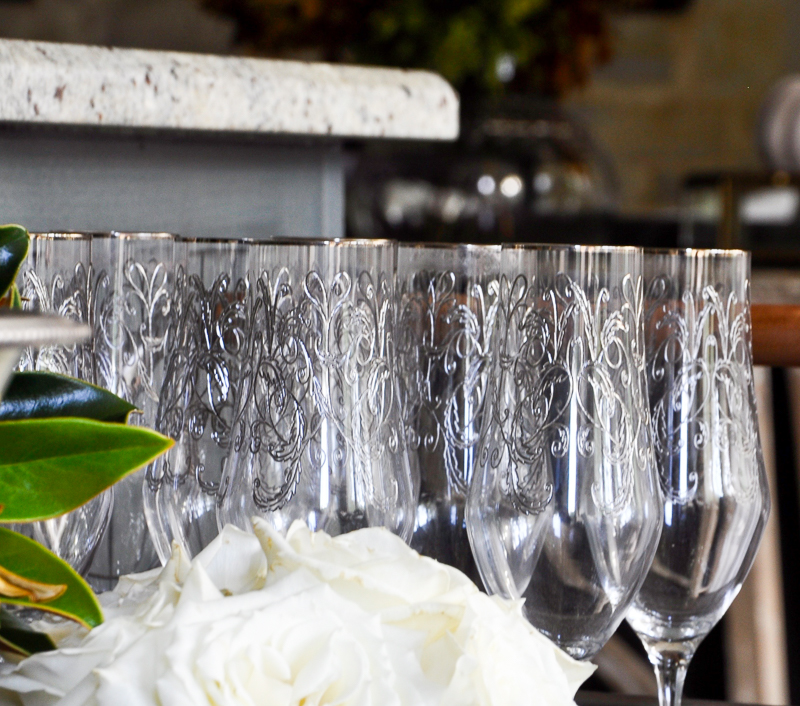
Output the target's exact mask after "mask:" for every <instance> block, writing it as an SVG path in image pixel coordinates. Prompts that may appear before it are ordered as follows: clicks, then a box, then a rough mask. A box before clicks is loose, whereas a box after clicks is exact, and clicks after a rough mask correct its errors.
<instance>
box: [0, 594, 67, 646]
mask: <svg viewBox="0 0 800 706" xmlns="http://www.w3.org/2000/svg"><path fill="white" fill-rule="evenodd" d="M4 648H5V649H7V650H11V651H12V652H17V653H18V654H21V655H24V656H25V657H27V656H28V655H32V654H35V653H36V652H49V651H50V650H54V649H56V646H55V643H54V642H53V641H52V640H51V639H50V636H49V635H45V634H44V633H42V632H36V631H35V630H33V629H31V627H30V626H29V625H28V624H27V623H26V622H25V621H23V620H20V619H19V618H18V617H17V616H16V615H14V614H13V613H11V612H10V611H8V610H7V609H6V608H3V607H2V606H0V649H4Z"/></svg>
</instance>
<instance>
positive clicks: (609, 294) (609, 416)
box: [480, 274, 651, 515]
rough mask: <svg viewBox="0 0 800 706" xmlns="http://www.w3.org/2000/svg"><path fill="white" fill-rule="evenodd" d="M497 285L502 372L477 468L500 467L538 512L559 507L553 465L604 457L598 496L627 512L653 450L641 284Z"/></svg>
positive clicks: (507, 488) (507, 487) (504, 281)
mask: <svg viewBox="0 0 800 706" xmlns="http://www.w3.org/2000/svg"><path fill="white" fill-rule="evenodd" d="M498 287H499V291H498V298H499V302H500V305H499V307H498V323H497V346H498V351H497V373H498V375H497V380H496V382H495V387H494V392H493V400H492V402H493V405H492V416H491V424H490V433H488V434H487V435H486V439H487V442H486V444H485V445H484V447H483V448H482V450H481V458H480V462H481V463H482V464H485V463H489V464H491V467H493V468H495V469H502V471H503V472H502V473H501V475H500V478H501V486H502V491H503V492H504V493H506V494H507V495H508V496H509V497H510V498H511V499H512V502H513V504H514V506H515V507H516V508H517V510H519V511H521V512H523V513H525V514H534V515H535V514H539V513H541V512H542V511H543V510H544V509H545V508H546V507H547V506H548V505H549V504H550V502H551V501H552V498H553V492H554V480H553V468H554V466H556V465H558V464H560V463H563V462H567V463H568V464H569V463H580V459H584V460H586V461H588V460H591V459H595V458H597V456H598V454H602V459H599V462H598V463H594V464H593V466H594V468H595V471H594V481H593V483H592V486H591V494H592V499H593V501H594V503H595V505H596V506H597V507H599V508H601V509H602V510H603V511H604V512H610V513H615V512H619V511H621V510H622V509H623V508H624V507H625V506H626V505H627V504H628V502H629V501H630V499H631V493H632V490H633V474H634V473H635V472H637V471H638V470H643V469H645V468H647V465H648V463H649V461H650V453H651V452H650V441H649V438H648V424H649V411H648V408H647V406H646V397H645V394H644V391H645V371H644V341H643V336H642V331H643V326H642V323H643V318H642V317H643V292H642V282H641V279H634V278H632V277H631V276H630V275H626V276H625V277H624V278H623V280H622V282H621V284H620V286H619V287H615V288H613V289H608V288H605V287H599V286H596V285H595V286H592V287H591V288H590V290H591V291H590V292H587V291H586V290H584V289H583V288H581V287H580V286H579V285H578V284H576V283H575V282H574V281H573V280H571V279H570V278H569V277H567V276H566V275H564V274H559V275H557V276H556V277H555V280H554V281H553V282H552V283H550V284H547V285H543V284H540V283H539V282H537V281H536V280H535V279H531V281H530V282H529V281H528V280H527V278H526V277H525V276H523V275H520V276H518V277H516V278H514V279H511V280H509V279H508V278H506V277H505V276H503V277H501V279H500V282H499V284H498ZM568 456H570V457H571V458H567V457H568Z"/></svg>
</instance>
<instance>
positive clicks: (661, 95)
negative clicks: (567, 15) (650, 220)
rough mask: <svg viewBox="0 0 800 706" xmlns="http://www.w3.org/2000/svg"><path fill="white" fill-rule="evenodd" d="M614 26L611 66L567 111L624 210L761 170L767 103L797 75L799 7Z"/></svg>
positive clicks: (763, 1) (657, 17) (739, 6)
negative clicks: (611, 169)
mask: <svg viewBox="0 0 800 706" xmlns="http://www.w3.org/2000/svg"><path fill="white" fill-rule="evenodd" d="M611 24H612V32H613V36H614V47H615V58H614V60H613V61H612V63H611V64H609V65H607V66H605V67H603V68H601V69H600V70H598V71H597V73H596V75H595V76H594V78H593V80H592V82H591V83H590V84H589V85H588V87H587V88H586V89H584V90H582V91H581V92H579V93H577V94H574V95H572V96H571V97H570V98H569V99H568V101H567V104H568V105H569V106H570V107H571V108H573V109H575V110H576V111H577V112H578V113H579V114H580V115H581V116H582V117H583V119H584V120H585V121H586V123H587V124H588V126H589V127H590V129H591V131H592V132H593V134H594V135H595V137H596V138H597V140H598V142H599V143H600V145H601V146H602V147H603V148H604V149H605V150H606V151H607V152H608V153H609V154H610V156H611V158H612V159H613V161H614V162H615V164H616V167H617V170H618V172H619V176H620V181H621V185H622V194H621V196H622V202H621V206H622V208H623V210H625V211H628V212H642V211H652V210H653V209H657V210H663V209H668V208H670V207H672V206H675V205H676V204H677V203H678V199H679V192H680V184H681V182H682V179H683V178H684V176H685V175H686V174H688V173H691V172H697V171H709V170H719V169H758V168H760V167H761V160H760V157H759V154H758V148H757V141H756V126H757V123H758V113H759V108H760V106H761V103H762V101H763V99H764V97H765V95H766V93H767V92H768V91H769V89H770V88H771V87H772V86H773V85H774V83H775V82H776V81H777V80H778V79H779V78H780V77H781V76H783V75H785V74H786V73H791V72H797V71H800V42H799V41H798V37H800V3H798V2H797V1H796V0H695V1H694V2H693V3H692V4H691V5H690V6H689V8H688V9H687V10H686V11H684V12H682V13H677V14H667V13H664V14H656V13H653V14H649V13H633V14H630V13H629V14H625V15H620V16H615V17H613V18H612V21H611Z"/></svg>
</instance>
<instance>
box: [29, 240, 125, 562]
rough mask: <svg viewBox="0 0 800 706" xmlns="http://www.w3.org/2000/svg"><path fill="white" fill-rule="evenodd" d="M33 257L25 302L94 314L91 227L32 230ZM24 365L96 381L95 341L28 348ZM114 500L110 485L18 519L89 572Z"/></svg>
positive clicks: (69, 313) (40, 308) (85, 319)
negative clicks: (80, 501)
mask: <svg viewBox="0 0 800 706" xmlns="http://www.w3.org/2000/svg"><path fill="white" fill-rule="evenodd" d="M30 238H31V242H30V249H29V252H28V257H27V259H26V260H25V261H24V262H23V263H22V266H21V267H20V272H19V275H18V278H17V286H18V288H19V290H20V294H21V296H22V299H23V308H24V309H26V310H28V311H35V312H39V313H49V314H58V315H59V316H63V317H65V318H67V319H70V320H72V321H77V322H80V323H82V324H91V323H92V322H93V320H94V310H93V306H92V305H93V301H94V289H93V287H92V282H91V252H92V235H91V234H89V233H31V234H30ZM18 369H19V370H21V371H26V370H36V371H46V372H51V373H60V374H62V375H70V376H72V377H76V378H80V379H81V380H86V381H88V382H94V359H93V356H92V344H91V342H90V341H87V342H81V343H73V344H71V345H67V346H64V345H48V346H42V347H40V348H33V347H31V348H27V349H25V350H24V351H23V354H22V357H21V359H20V362H19V366H18ZM113 502H114V491H113V489H109V490H107V491H105V492H104V493H101V494H100V495H98V496H97V497H96V498H93V499H92V500H90V501H89V502H88V503H86V504H85V505H82V506H81V507H79V508H78V509H76V510H73V511H72V512H69V513H67V514H66V515H62V516H61V517H55V518H53V519H51V520H45V521H44V522H35V523H33V524H30V525H15V527H14V529H16V530H17V531H20V532H22V533H23V534H26V535H28V536H31V537H33V538H34V539H36V540H37V541H38V542H40V543H41V544H44V545H45V546H46V547H47V548H49V549H50V550H51V551H53V552H54V553H55V554H56V555H57V556H59V557H60V558H62V559H64V561H66V562H67V563H69V564H70V565H71V566H72V567H73V568H74V569H75V570H76V571H77V572H78V573H80V574H85V573H86V571H87V569H88V567H89V563H90V562H91V560H92V557H93V556H94V553H95V551H96V549H97V546H98V544H99V543H100V539H101V538H102V536H103V533H104V531H105V529H106V526H107V525H108V518H109V515H110V514H111V508H112V506H113Z"/></svg>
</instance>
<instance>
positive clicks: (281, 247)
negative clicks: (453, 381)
mask: <svg viewBox="0 0 800 706" xmlns="http://www.w3.org/2000/svg"><path fill="white" fill-rule="evenodd" d="M253 250H254V252H255V253H257V255H256V257H257V258H258V259H259V264H258V270H259V278H258V280H257V281H256V282H255V283H254V285H255V292H254V294H253V306H252V322H251V324H250V326H249V331H250V332H251V334H252V335H251V337H250V339H249V341H248V343H247V346H248V350H247V354H246V355H245V361H246V365H247V368H246V371H245V372H243V374H242V380H243V386H242V390H241V394H240V395H239V403H238V405H237V412H236V417H235V421H234V426H233V434H232V443H231V451H230V455H229V456H228V459H227V461H226V464H225V471H224V474H223V478H222V485H221V489H220V493H219V507H218V521H219V524H220V527H222V526H223V525H225V524H226V523H233V524H235V525H238V526H239V527H242V528H243V529H249V528H250V526H251V525H250V518H251V517H253V516H261V517H264V518H266V519H267V520H268V521H269V522H271V523H272V524H273V526H274V527H275V528H276V529H278V530H279V531H284V532H285V531H286V530H287V529H288V528H289V527H290V525H291V524H292V522H294V521H296V520H300V521H302V522H304V523H306V524H307V525H308V526H309V527H310V528H311V529H312V530H324V531H326V532H327V533H329V534H331V535H337V534H342V533H344V532H348V531H351V530H355V529H358V528H360V527H366V526H384V527H387V528H389V529H390V530H392V531H393V532H395V533H396V534H399V535H400V536H402V537H403V538H404V539H406V540H407V539H408V538H409V537H410V535H411V532H412V530H413V527H414V507H415V500H416V498H415V497H414V494H413V489H412V481H411V474H410V471H409V464H408V456H407V454H406V452H405V441H404V438H403V432H402V420H401V417H400V406H399V401H398V394H397V379H396V372H395V360H394V351H393V345H394V340H393V327H394V276H395V270H396V256H397V246H396V244H395V243H393V242H389V241H378V240H375V241H359V240H335V241H312V240H308V241H301V240H298V241H281V242H263V243H260V244H258V245H254V246H253Z"/></svg>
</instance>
